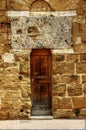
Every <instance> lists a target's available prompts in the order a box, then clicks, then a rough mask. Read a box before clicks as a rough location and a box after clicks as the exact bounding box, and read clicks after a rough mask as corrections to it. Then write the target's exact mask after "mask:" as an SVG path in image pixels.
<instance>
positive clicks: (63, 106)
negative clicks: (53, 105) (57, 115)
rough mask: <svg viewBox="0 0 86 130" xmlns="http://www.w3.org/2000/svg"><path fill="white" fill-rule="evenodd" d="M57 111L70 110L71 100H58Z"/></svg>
mask: <svg viewBox="0 0 86 130" xmlns="http://www.w3.org/2000/svg"><path fill="white" fill-rule="evenodd" d="M58 103H59V105H58V107H59V109H71V108H72V100H71V98H61V99H59V100H58Z"/></svg>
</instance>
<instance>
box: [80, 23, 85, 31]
mask: <svg viewBox="0 0 86 130" xmlns="http://www.w3.org/2000/svg"><path fill="white" fill-rule="evenodd" d="M80 32H83V33H86V23H85V24H80Z"/></svg>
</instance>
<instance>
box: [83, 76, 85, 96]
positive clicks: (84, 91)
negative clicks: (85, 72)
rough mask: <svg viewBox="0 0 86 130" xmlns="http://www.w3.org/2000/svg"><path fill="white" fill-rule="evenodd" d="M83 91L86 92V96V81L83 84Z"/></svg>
mask: <svg viewBox="0 0 86 130" xmlns="http://www.w3.org/2000/svg"><path fill="white" fill-rule="evenodd" d="M85 78H86V77H85ZM83 92H84V94H85V96H86V83H85V84H84V85H83Z"/></svg>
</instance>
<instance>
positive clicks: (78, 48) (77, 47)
mask: <svg viewBox="0 0 86 130" xmlns="http://www.w3.org/2000/svg"><path fill="white" fill-rule="evenodd" d="M73 48H74V51H75V52H83V53H84V52H86V44H85V43H82V44H78V45H74V46H73Z"/></svg>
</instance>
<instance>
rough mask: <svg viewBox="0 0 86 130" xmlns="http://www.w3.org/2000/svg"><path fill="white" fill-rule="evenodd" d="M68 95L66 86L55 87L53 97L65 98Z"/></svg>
mask: <svg viewBox="0 0 86 130" xmlns="http://www.w3.org/2000/svg"><path fill="white" fill-rule="evenodd" d="M65 93H66V85H65V84H60V85H58V84H57V85H55V86H54V87H53V95H56V96H65Z"/></svg>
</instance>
